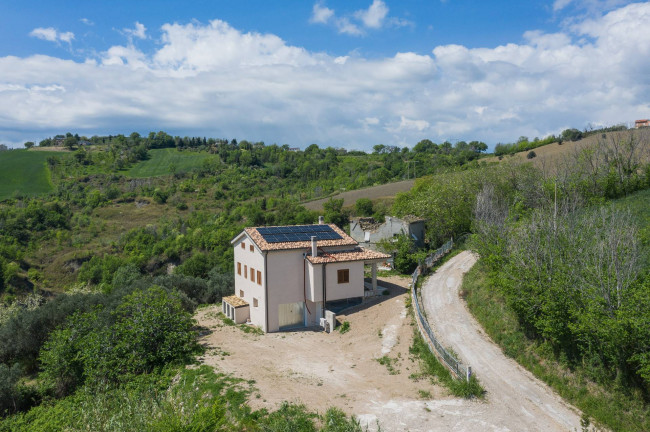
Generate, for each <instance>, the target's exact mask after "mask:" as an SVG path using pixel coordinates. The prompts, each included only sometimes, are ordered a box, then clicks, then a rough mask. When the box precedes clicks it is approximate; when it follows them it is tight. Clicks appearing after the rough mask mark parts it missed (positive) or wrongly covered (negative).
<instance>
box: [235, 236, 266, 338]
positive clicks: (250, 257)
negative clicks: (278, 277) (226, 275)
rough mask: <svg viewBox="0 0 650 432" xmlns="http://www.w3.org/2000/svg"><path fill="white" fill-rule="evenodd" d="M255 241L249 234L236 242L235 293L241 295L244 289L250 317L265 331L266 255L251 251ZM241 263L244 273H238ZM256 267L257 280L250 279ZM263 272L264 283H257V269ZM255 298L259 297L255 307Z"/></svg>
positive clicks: (257, 250) (256, 250)
mask: <svg viewBox="0 0 650 432" xmlns="http://www.w3.org/2000/svg"><path fill="white" fill-rule="evenodd" d="M242 242H243V243H244V244H245V246H246V248H245V249H242V248H241V243H242ZM251 244H253V245H254V243H253V242H252V241H251V239H250V238H248V236H243V237H241V238H240V239H239V240H238V241H237V242H236V243H234V245H233V246H234V255H235V293H234V294H235V295H236V296H239V291H240V290H242V291H244V297H243V298H244V300H246V301H247V302H248V304H249V310H250V319H251V322H252V323H253V324H255V325H256V326H258V327H260V328H262V329H263V330H264V331H268V330H267V329H266V320H265V312H264V301H265V300H264V255H262V252H261V251H260V250H259V249H257V247H255V248H254V252H251V251H250V245H251ZM238 262H239V263H241V268H242V274H241V275H238V274H237V263H238ZM244 266H246V269H247V271H248V274H246V275H244ZM251 267H252V268H254V269H255V281H252V280H251V279H250V268H251ZM258 270H259V271H260V272H261V273H262V284H261V285H258V284H257V271H258ZM254 299H257V307H255V303H254Z"/></svg>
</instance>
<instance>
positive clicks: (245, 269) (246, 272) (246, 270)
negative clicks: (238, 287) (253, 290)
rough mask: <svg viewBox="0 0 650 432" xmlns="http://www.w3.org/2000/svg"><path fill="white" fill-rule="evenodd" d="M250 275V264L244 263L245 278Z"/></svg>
mask: <svg viewBox="0 0 650 432" xmlns="http://www.w3.org/2000/svg"><path fill="white" fill-rule="evenodd" d="M247 277H248V266H247V265H246V264H244V278H247Z"/></svg>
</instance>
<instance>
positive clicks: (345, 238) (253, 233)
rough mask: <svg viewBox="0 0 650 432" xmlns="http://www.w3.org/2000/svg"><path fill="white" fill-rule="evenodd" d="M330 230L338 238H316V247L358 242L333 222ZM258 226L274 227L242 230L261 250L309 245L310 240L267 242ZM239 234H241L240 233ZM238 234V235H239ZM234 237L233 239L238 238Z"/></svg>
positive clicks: (300, 247)
mask: <svg viewBox="0 0 650 432" xmlns="http://www.w3.org/2000/svg"><path fill="white" fill-rule="evenodd" d="M328 226H329V227H330V228H332V230H333V231H334V232H335V233H337V234H338V235H340V236H341V238H340V239H336V240H318V241H317V242H316V245H317V246H318V247H327V246H356V245H358V244H359V243H357V241H356V240H355V239H353V238H352V237H350V236H349V235H347V234H346V233H345V232H344V231H343V230H342V229H340V228H339V227H337V226H336V225H334V224H328ZM258 228H275V227H255V228H246V229H245V230H244V232H245V233H246V234H247V235H248V237H250V238H251V240H253V242H255V244H256V245H257V247H258V248H260V250H262V251H273V250H289V249H307V248H310V247H311V241H310V240H308V241H293V242H280V243H269V242H267V241H266V240H264V236H262V234H260V233H259V231H257V229H258ZM240 235H241V234H240ZM240 235H239V236H240ZM239 236H237V237H235V239H237V238H239Z"/></svg>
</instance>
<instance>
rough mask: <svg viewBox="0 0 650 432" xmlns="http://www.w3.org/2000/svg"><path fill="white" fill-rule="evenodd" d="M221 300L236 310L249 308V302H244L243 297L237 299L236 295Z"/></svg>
mask: <svg viewBox="0 0 650 432" xmlns="http://www.w3.org/2000/svg"><path fill="white" fill-rule="evenodd" d="M221 300H222V301H225V302H226V303H228V304H229V305H230V306H232V307H234V308H238V307H244V306H248V302H247V301H246V300H244V299H243V298H241V297H237V296H235V295H231V296H228V297H224V298H222V299H221Z"/></svg>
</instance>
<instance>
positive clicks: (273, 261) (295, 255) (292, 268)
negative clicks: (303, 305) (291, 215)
mask: <svg viewBox="0 0 650 432" xmlns="http://www.w3.org/2000/svg"><path fill="white" fill-rule="evenodd" d="M305 251H306V250H303V249H297V250H288V251H272V252H269V254H268V257H267V266H268V268H267V272H268V278H269V286H268V290H269V298H268V313H269V316H268V322H269V329H268V331H270V332H274V331H278V330H279V319H278V307H279V306H280V305H281V304H286V303H297V302H304V301H305V297H306V296H305V289H306V287H305V286H304V280H303V266H305V271H306V263H305V259H304V258H303V253H304V252H305ZM305 279H306V278H305Z"/></svg>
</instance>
